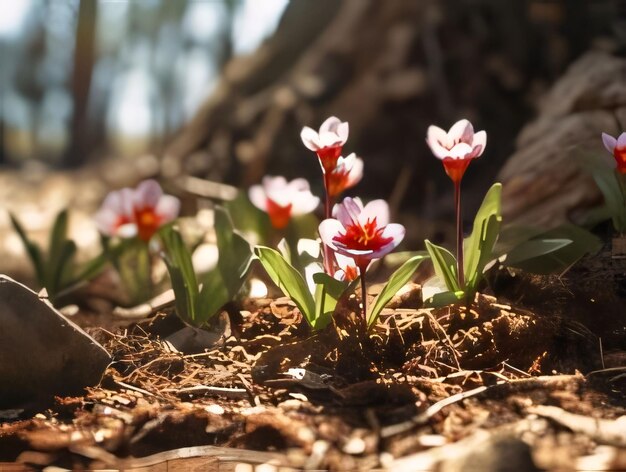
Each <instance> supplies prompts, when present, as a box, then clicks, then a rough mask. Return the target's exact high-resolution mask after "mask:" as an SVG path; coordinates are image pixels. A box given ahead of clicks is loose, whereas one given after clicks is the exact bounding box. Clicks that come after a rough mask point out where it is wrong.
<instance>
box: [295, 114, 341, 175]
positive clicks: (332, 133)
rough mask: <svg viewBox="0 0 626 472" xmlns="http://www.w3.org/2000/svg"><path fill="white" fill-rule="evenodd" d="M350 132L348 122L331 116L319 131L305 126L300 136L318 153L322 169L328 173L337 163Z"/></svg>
mask: <svg viewBox="0 0 626 472" xmlns="http://www.w3.org/2000/svg"><path fill="white" fill-rule="evenodd" d="M348 133H349V127H348V123H347V122H342V121H341V120H340V119H339V118H337V117H335V116H331V117H330V118H328V119H327V120H326V121H324V123H322V126H320V129H319V132H316V131H315V130H313V129H311V128H309V127H308V126H305V127H304V128H302V132H301V133H300V137H301V138H302V142H303V143H304V145H305V146H306V147H307V148H309V149H310V150H311V151H314V152H315V153H317V157H318V158H319V160H320V164H321V165H322V169H323V170H324V172H325V173H328V172H331V171H332V170H333V169H334V168H335V166H336V165H337V159H339V156H340V155H341V149H342V148H343V145H344V144H346V141H347V140H348Z"/></svg>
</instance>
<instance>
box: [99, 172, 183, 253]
mask: <svg viewBox="0 0 626 472" xmlns="http://www.w3.org/2000/svg"><path fill="white" fill-rule="evenodd" d="M179 210H180V201H179V200H178V198H176V197H173V196H171V195H164V194H163V190H162V189H161V186H160V185H159V183H158V182H157V181H156V180H144V181H143V182H141V183H140V184H139V185H138V186H137V188H136V189H131V188H123V189H121V190H116V191H113V192H111V193H109V194H108V195H107V197H106V198H105V200H104V202H103V203H102V206H101V207H100V209H99V210H98V212H97V213H96V215H95V217H94V219H95V222H96V225H97V226H98V229H99V230H100V232H101V233H102V234H105V235H107V236H117V237H121V238H132V237H135V236H137V237H139V239H141V240H142V241H144V242H148V241H149V240H150V238H152V236H153V235H154V233H156V231H157V230H158V229H159V228H160V227H161V226H163V225H164V224H166V223H169V222H170V221H173V220H174V219H175V218H176V217H177V216H178V212H179Z"/></svg>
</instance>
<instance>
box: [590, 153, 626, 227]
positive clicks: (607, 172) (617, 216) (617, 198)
mask: <svg viewBox="0 0 626 472" xmlns="http://www.w3.org/2000/svg"><path fill="white" fill-rule="evenodd" d="M579 162H580V164H581V167H582V168H583V169H584V170H586V171H587V172H589V173H590V174H591V176H592V177H593V180H595V182H596V185H597V186H598V188H599V189H600V192H602V195H603V196H604V202H605V205H606V207H607V209H608V210H609V214H610V215H611V219H612V221H613V226H614V228H615V229H616V230H617V231H619V232H620V233H624V232H626V201H624V199H625V198H626V197H625V195H624V192H623V190H622V188H621V186H622V185H621V182H620V175H619V174H618V172H617V171H616V170H615V169H613V168H612V167H611V166H609V165H608V162H609V161H608V160H607V159H605V158H604V156H603V157H602V158H600V157H598V156H596V155H591V154H587V155H583V156H579Z"/></svg>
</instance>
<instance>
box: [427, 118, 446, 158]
mask: <svg viewBox="0 0 626 472" xmlns="http://www.w3.org/2000/svg"><path fill="white" fill-rule="evenodd" d="M447 139H448V138H447V135H446V132H445V131H444V130H442V129H441V128H439V127H438V126H434V125H430V126H429V127H428V131H427V132H426V144H428V147H430V150H431V152H432V153H433V154H434V155H435V157H438V158H439V159H443V158H444V157H446V156H447V155H448V149H447V148H446V147H445V146H444V144H445V143H447Z"/></svg>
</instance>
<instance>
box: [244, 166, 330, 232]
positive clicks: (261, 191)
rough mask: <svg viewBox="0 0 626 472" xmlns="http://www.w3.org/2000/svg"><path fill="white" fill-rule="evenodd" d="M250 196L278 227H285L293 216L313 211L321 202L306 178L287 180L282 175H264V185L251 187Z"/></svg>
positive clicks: (275, 226)
mask: <svg viewBox="0 0 626 472" xmlns="http://www.w3.org/2000/svg"><path fill="white" fill-rule="evenodd" d="M248 196H249V197H250V201H251V202H252V204H253V205H254V206H256V207H257V208H258V209H260V210H262V211H264V212H266V213H267V214H268V216H269V217H270V222H271V223H272V226H273V227H274V228H276V229H284V228H285V227H286V226H287V224H289V220H290V219H291V217H292V216H297V215H303V214H306V213H311V212H312V211H313V210H315V208H316V207H317V205H319V202H320V199H319V198H317V197H316V196H315V195H313V194H312V193H311V190H310V189H309V183H308V182H307V181H306V180H305V179H294V180H292V181H291V182H287V180H286V179H285V178H284V177H280V176H279V177H271V176H266V177H264V178H263V183H262V185H253V186H252V187H250V190H249V192H248Z"/></svg>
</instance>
